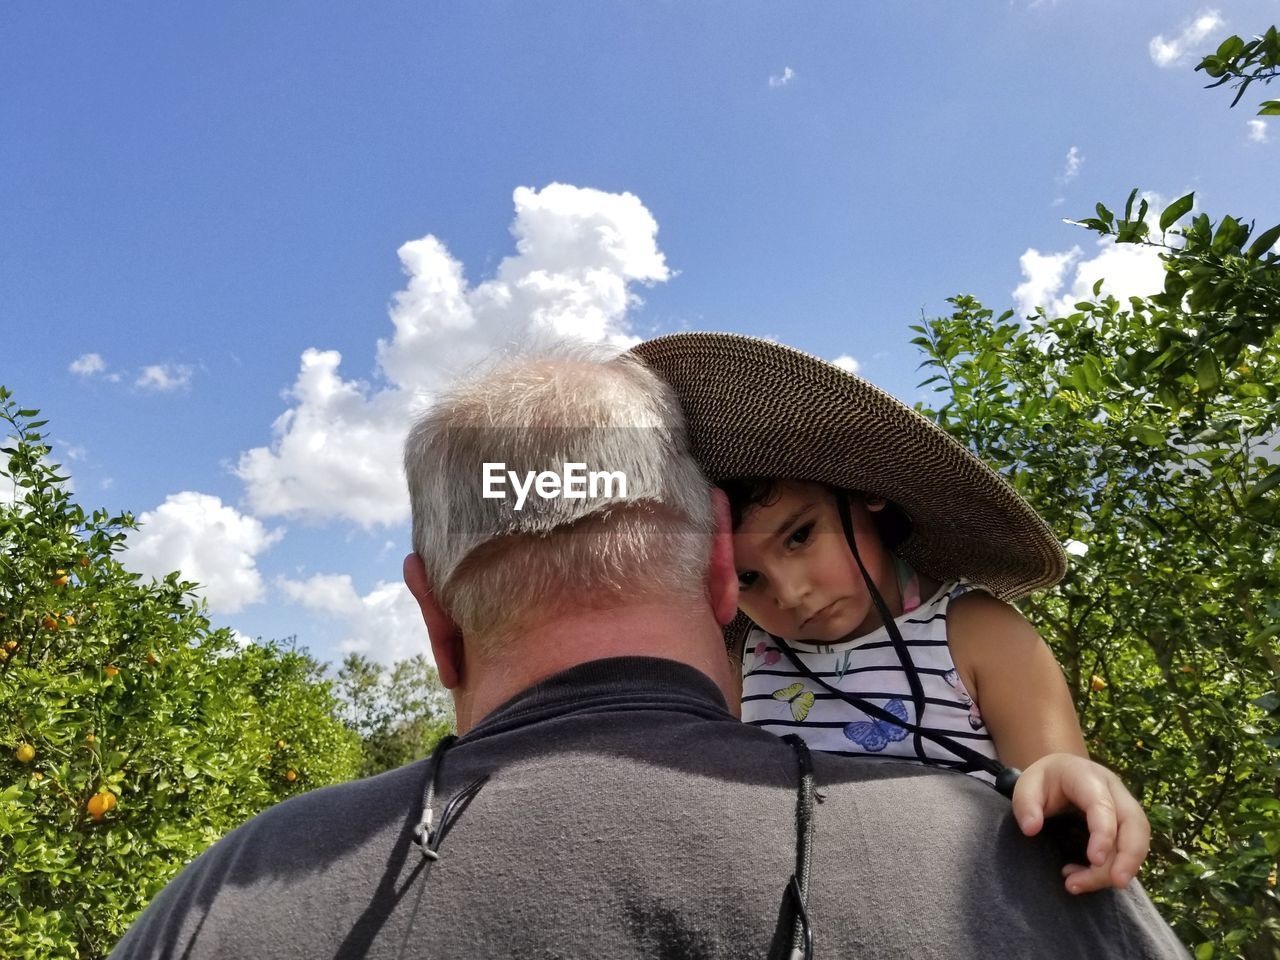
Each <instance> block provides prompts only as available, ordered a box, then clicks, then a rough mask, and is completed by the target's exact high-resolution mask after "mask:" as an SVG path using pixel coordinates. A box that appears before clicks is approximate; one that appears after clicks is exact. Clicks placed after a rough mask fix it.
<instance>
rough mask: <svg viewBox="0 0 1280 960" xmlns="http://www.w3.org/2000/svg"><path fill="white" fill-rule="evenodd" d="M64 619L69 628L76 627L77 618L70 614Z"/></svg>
mask: <svg viewBox="0 0 1280 960" xmlns="http://www.w3.org/2000/svg"><path fill="white" fill-rule="evenodd" d="M62 619H63V620H65V621H66V624H67V626H68V627H74V626H75V625H76V618H75V617H73V616H72V615H71V614H69V613H68V614H67V615H66V616H65V617H63V618H62Z"/></svg>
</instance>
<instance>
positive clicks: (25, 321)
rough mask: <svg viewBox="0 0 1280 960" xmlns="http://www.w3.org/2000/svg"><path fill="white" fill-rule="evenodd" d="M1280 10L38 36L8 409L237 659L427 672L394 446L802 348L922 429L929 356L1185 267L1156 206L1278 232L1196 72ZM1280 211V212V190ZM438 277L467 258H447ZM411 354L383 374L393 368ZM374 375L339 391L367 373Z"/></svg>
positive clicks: (260, 20) (3, 229) (1258, 163)
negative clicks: (1145, 236)
mask: <svg viewBox="0 0 1280 960" xmlns="http://www.w3.org/2000/svg"><path fill="white" fill-rule="evenodd" d="M1277 21H1280V2H1276V0H1238V2H1234V3H1232V4H1230V5H1229V6H1228V5H1226V4H1218V5H1216V6H1214V5H1209V6H1205V5H1201V4H1195V3H1183V2H1178V0H1172V2H1171V0H1159V2H1157V0H1131V2H1127V3H1123V4H1120V3H1114V2H1110V0H1056V2H1050V0H1041V2H1030V0H1025V2H1024V0H1007V2H1001V3H996V2H988V3H967V4H958V3H944V2H941V0H937V2H933V3H921V2H916V3H906V2H904V3H892V4H890V3H887V2H884V3H870V2H858V3H845V4H834V3H832V4H798V3H783V2H755V0H734V2H727V0H725V2H704V3H698V4H691V3H675V2H665V0H650V2H647V3H643V4H641V3H635V2H614V0H590V2H568V0H565V2H557V3H542V4H530V3H525V2H514V0H513V2H475V3H467V4H446V3H431V2H422V0H419V2H414V3H408V2H395V0H388V2H380V3H374V4H365V5H359V6H353V5H350V4H340V3H333V2H317V0H312V2H309V3H306V4H303V3H276V2H264V3H254V4H221V5H209V4H204V5H197V4H190V3H178V4H164V5H162V4H140V3H134V4H125V5H112V6H110V7H108V6H103V5H89V4H70V3H62V4H6V5H5V6H4V8H3V10H0V329H2V332H3V338H2V339H0V382H2V383H4V384H6V385H7V386H9V387H10V388H11V389H13V390H14V391H15V393H16V395H17V398H18V399H19V401H20V402H21V403H22V404H23V405H24V406H34V407H39V408H41V409H42V410H43V412H44V414H45V415H46V416H48V417H49V418H51V420H52V423H51V425H50V428H49V429H50V430H51V431H52V438H53V440H54V443H55V445H56V449H55V459H58V460H60V461H62V462H64V463H66V464H67V465H68V466H69V467H70V470H71V473H72V475H73V478H74V484H75V489H76V493H77V496H78V499H79V500H80V501H81V502H82V503H84V504H85V505H86V506H97V505H101V506H106V507H108V508H110V509H113V510H114V509H130V510H133V511H134V512H136V513H138V514H146V516H147V518H148V521H149V522H148V525H147V527H146V528H145V529H144V531H143V532H142V533H141V534H139V535H138V536H137V537H136V538H135V540H134V542H133V545H132V546H131V548H130V551H129V553H128V555H127V557H126V562H127V563H129V564H130V565H132V566H133V567H134V568H135V569H138V570H141V571H146V572H152V573H163V572H164V570H167V569H171V568H173V567H174V566H178V565H181V566H182V567H183V568H184V570H185V571H186V572H187V573H188V575H191V576H194V577H196V578H198V579H202V580H204V581H206V582H207V583H208V585H209V586H208V591H207V596H208V601H209V604H210V610H211V613H212V616H213V619H214V621H215V622H216V623H218V624H220V625H227V626H231V627H233V628H235V629H237V630H239V631H241V632H242V633H244V634H246V635H249V636H259V635H262V636H268V637H283V636H286V635H290V634H296V635H297V636H298V638H299V640H300V642H302V643H304V644H306V645H308V646H309V647H310V648H311V649H312V651H313V652H314V653H315V654H316V655H317V656H319V657H321V658H322V659H326V660H337V659H339V658H340V657H341V655H342V651H343V650H344V649H349V648H358V649H362V650H364V651H365V652H367V653H369V654H370V655H372V656H375V657H377V658H379V659H383V660H391V659H394V658H395V657H399V656H407V655H409V654H411V653H414V652H418V651H420V650H424V649H425V646H426V645H425V634H424V633H423V632H422V630H421V628H420V626H419V624H420V621H418V622H417V623H415V621H414V618H413V610H412V606H411V603H410V602H408V600H407V596H406V594H405V592H404V590H403V588H402V586H401V585H400V582H399V570H400V559H401V557H402V555H403V553H404V551H405V549H406V547H407V542H408V536H407V524H406V523H405V516H406V514H405V503H404V495H403V492H402V490H401V481H400V479H399V467H398V462H397V459H396V452H395V451H396V446H397V444H398V442H399V437H400V435H401V434H402V433H403V430H404V425H405V421H406V418H407V417H408V415H409V414H410V413H411V412H412V410H413V409H418V408H420V407H421V405H422V404H424V403H426V402H429V398H430V395H431V392H432V390H433V389H438V387H439V385H440V384H442V383H444V382H446V381H447V380H448V378H449V377H450V376H451V375H452V372H453V371H456V370H458V369H460V368H463V367H465V366H466V365H467V363H469V362H470V361H471V360H472V359H474V358H475V357H476V356H478V355H480V354H483V353H484V352H485V351H486V350H487V349H490V348H492V347H494V346H496V345H498V344H500V343H502V342H504V341H505V340H506V339H508V338H509V337H510V336H511V335H513V334H519V333H521V332H522V331H524V330H527V329H528V328H529V327H530V326H534V325H543V326H551V327H552V328H554V329H557V330H560V331H563V332H565V333H569V334H573V335H577V336H583V337H587V338H590V339H611V340H617V341H622V340H624V339H625V338H628V337H649V336H653V335H657V334H661V333H667V332H672V331H677V330H686V329H715V330H732V331H737V332H741V333H748V334H755V335H762V336H774V337H777V338H779V339H781V340H782V341H784V342H786V343H789V344H791V345H794V346H797V347H800V348H802V349H805V350H808V351H810V352H812V353H815V354H817V355H820V356H823V357H826V358H828V359H832V360H835V359H837V358H845V359H844V360H843V362H845V363H846V364H849V365H853V364H855V363H856V365H857V366H858V367H859V368H860V372H861V373H862V374H863V375H864V376H866V377H868V378H869V379H871V380H873V381H875V382H877V383H879V384H880V385H882V386H884V387H886V388H888V389H890V390H891V391H893V392H894V393H896V394H897V395H898V396H900V397H902V398H903V399H904V400H907V401H908V402H911V401H913V400H915V399H917V398H918V397H919V392H918V391H917V389H916V386H915V385H916V383H917V381H918V380H919V379H920V376H919V374H918V373H917V371H916V369H915V367H916V364H917V363H918V362H919V358H918V356H917V355H916V354H915V352H914V348H912V347H911V346H910V345H909V343H908V341H909V339H910V336H911V334H910V333H909V331H908V330H907V325H908V324H910V323H913V322H918V320H919V316H920V314H921V312H922V311H923V312H925V313H926V314H937V313H941V312H943V311H944V310H945V308H946V304H945V299H946V298H947V297H948V296H951V295H954V294H957V293H961V292H968V293H974V294H976V295H978V296H980V297H981V298H982V299H984V300H985V301H987V303H988V304H989V305H990V306H992V307H994V308H996V309H1004V308H1006V307H1014V308H1016V309H1020V310H1024V311H1029V310H1030V309H1031V308H1032V307H1033V306H1034V305H1035V304H1036V303H1045V304H1053V303H1056V302H1066V303H1069V302H1071V301H1072V300H1074V299H1075V297H1074V293H1075V291H1081V290H1084V289H1087V287H1088V286H1089V285H1091V284H1092V282H1093V280H1094V279H1096V278H1097V277H1098V276H1104V275H1105V276H1106V278H1107V282H1108V284H1109V286H1110V288H1111V289H1113V290H1115V291H1116V292H1117V293H1120V294H1124V293H1127V292H1142V291H1144V290H1145V289H1149V288H1150V286H1151V284H1152V283H1155V282H1158V277H1159V274H1158V265H1157V264H1153V262H1152V261H1151V259H1150V258H1149V257H1144V256H1141V255H1139V254H1138V253H1137V252H1135V251H1133V250H1131V249H1120V250H1116V249H1108V248H1105V247H1099V246H1098V245H1096V244H1095V243H1094V242H1093V241H1092V240H1091V238H1090V235H1088V234H1086V233H1085V232H1084V231H1082V230H1080V229H1079V228H1074V227H1071V226H1069V225H1066V224H1063V223H1062V218H1063V217H1077V216H1084V215H1087V214H1088V213H1089V212H1090V211H1091V210H1092V207H1093V204H1094V202H1095V201H1097V200H1104V201H1107V202H1108V203H1109V204H1111V205H1112V206H1115V205H1117V204H1122V203H1123V200H1124V197H1125V196H1126V195H1127V193H1128V191H1129V189H1130V188H1132V187H1135V186H1136V187H1141V188H1143V189H1144V190H1146V191H1150V192H1151V193H1152V194H1153V195H1154V196H1155V198H1156V199H1157V201H1158V200H1159V199H1161V198H1163V200H1165V201H1168V200H1171V199H1173V198H1175V197H1177V196H1180V195H1181V194H1182V193H1185V192H1187V191H1189V190H1195V191H1197V196H1198V201H1199V206H1200V208H1201V209H1204V210H1206V211H1207V212H1209V213H1210V214H1211V215H1212V216H1214V217H1215V218H1216V217H1218V216H1221V215H1222V214H1224V213H1232V214H1235V215H1242V216H1245V217H1250V218H1253V217H1256V218H1257V220H1258V221H1259V223H1260V225H1263V226H1269V225H1271V224H1272V223H1275V222H1277V221H1280V194H1277V191H1276V189H1275V170H1276V169H1277V161H1278V159H1280V153H1278V152H1277V151H1280V122H1277V121H1275V120H1274V119H1273V120H1271V121H1269V123H1270V126H1268V121H1261V120H1258V119H1257V118H1256V117H1254V112H1253V109H1252V106H1251V105H1252V104H1253V103H1254V102H1256V100H1258V99H1261V98H1262V96H1264V95H1270V94H1269V93H1267V94H1264V93H1263V92H1262V91H1260V92H1259V94H1258V96H1256V97H1255V96H1252V95H1251V96H1250V97H1249V98H1247V99H1246V101H1245V102H1243V103H1242V104H1241V105H1240V106H1239V107H1237V108H1236V109H1235V110H1230V111H1229V110H1228V109H1227V104H1228V103H1229V101H1230V95H1229V94H1228V93H1227V92H1226V91H1224V90H1215V91H1204V90H1202V89H1201V87H1202V86H1203V84H1204V77H1203V75H1202V74H1195V73H1194V72H1193V69H1192V68H1193V67H1194V64H1195V62H1196V61H1197V59H1198V57H1199V56H1200V55H1202V54H1204V53H1207V52H1210V51H1211V50H1212V49H1213V48H1214V47H1216V45H1217V44H1218V43H1219V42H1220V41H1221V40H1222V39H1223V38H1225V37H1226V36H1227V35H1229V34H1231V33H1240V34H1243V35H1246V36H1247V35H1250V34H1253V33H1256V32H1260V31H1262V30H1264V29H1265V28H1266V27H1267V26H1268V25H1270V24H1272V23H1276V22H1277ZM1268 171H1270V173H1268ZM429 238H434V239H429ZM380 343H381V344H382V346H380ZM339 356H340V360H339V359H338V358H339Z"/></svg>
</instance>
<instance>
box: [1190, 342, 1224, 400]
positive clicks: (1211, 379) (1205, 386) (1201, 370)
mask: <svg viewBox="0 0 1280 960" xmlns="http://www.w3.org/2000/svg"><path fill="white" fill-rule="evenodd" d="M1220 382H1221V378H1220V377H1219V374H1218V358H1217V357H1215V356H1214V355H1213V354H1212V353H1211V352H1210V351H1208V350H1206V351H1204V353H1202V354H1200V356H1199V357H1197V358H1196V383H1197V384H1198V385H1199V387H1200V392H1201V393H1212V392H1213V391H1214V390H1217V389H1218V384H1219V383H1220Z"/></svg>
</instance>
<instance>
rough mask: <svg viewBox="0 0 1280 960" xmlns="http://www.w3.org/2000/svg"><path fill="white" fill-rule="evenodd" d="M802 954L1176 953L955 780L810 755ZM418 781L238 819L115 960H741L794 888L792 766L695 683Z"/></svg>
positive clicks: (638, 687)
mask: <svg viewBox="0 0 1280 960" xmlns="http://www.w3.org/2000/svg"><path fill="white" fill-rule="evenodd" d="M814 762H815V766H816V780H817V786H818V790H819V791H820V793H821V794H822V795H823V799H822V802H821V803H819V804H817V806H816V808H815V831H816V832H815V843H814V848H813V856H812V877H811V881H810V884H811V885H810V892H809V899H808V913H809V917H810V921H811V926H812V930H813V937H814V956H815V957H816V958H823V960H829V958H835V957H841V958H843V957H850V958H854V957H856V958H859V960H872V958H913V960H915V958H929V957H939V958H942V957H946V958H949V960H955V958H960V960H963V958H978V957H981V958H992V960H998V958H1005V957H1008V958H1014V957H1018V958H1024V957H1036V958H1049V960H1052V958H1060V957H1080V958H1091V960H1096V958H1105V957H1117V958H1119V957H1124V958H1146V957H1185V956H1186V953H1185V951H1184V950H1183V949H1182V947H1181V946H1180V945H1179V944H1178V943H1177V941H1176V940H1175V938H1174V936H1173V933H1172V931H1171V930H1170V929H1169V928H1168V926H1166V924H1165V923H1164V922H1163V921H1162V920H1161V919H1160V918H1159V916H1157V914H1156V912H1155V910H1154V908H1153V907H1152V905H1151V902H1150V901H1149V900H1148V899H1147V897H1146V895H1145V894H1144V893H1143V892H1142V890H1141V889H1140V887H1139V886H1138V884H1137V883H1134V884H1131V885H1130V888H1129V889H1127V890H1124V891H1112V890H1108V891H1104V892H1100V893H1095V894H1089V895H1085V896H1081V897H1072V896H1070V895H1069V894H1067V893H1066V892H1065V891H1064V890H1063V886H1062V879H1061V877H1060V876H1059V874H1058V869H1059V867H1060V866H1061V860H1060V856H1059V855H1058V854H1057V853H1056V852H1055V850H1054V849H1053V848H1052V847H1051V846H1050V845H1049V844H1047V843H1044V842H1041V841H1040V840H1038V839H1037V840H1030V839H1027V838H1025V837H1023V836H1022V835H1021V834H1020V833H1019V831H1018V829H1017V826H1016V824H1015V823H1014V821H1013V818H1012V817H1011V816H1010V815H1009V804H1008V801H1007V800H1005V799H1004V798H1003V797H1002V796H1000V795H999V794H997V793H996V792H995V791H994V790H992V789H991V788H990V787H988V786H986V785H984V784H982V783H979V782H977V781H976V780H974V779H973V778H971V777H967V776H964V775H963V774H958V773H953V772H949V771H941V770H936V769H930V768H925V767H922V766H919V765H916V764H911V763H898V762H895V761H877V762H873V761H867V760H859V759H857V758H846V757H836V756H828V755H823V754H815V755H814ZM430 766H431V765H430V763H429V762H427V761H422V762H419V763H415V764H411V765H409V766H407V767H402V768H400V769H399V770H394V771H391V772H389V773H385V774H382V775H380V776H377V777H371V778H368V779H365V780H360V781H356V782H354V783H347V784H342V785H340V786H335V787H327V788H325V789H321V790H315V791H312V792H310V793H307V794H304V795H302V796H299V797H295V798H293V799H291V800H289V801H287V802H285V803H282V804H279V805H278V806H276V807H273V808H272V809H270V810H267V811H266V812H264V813H262V814H260V815H258V816H257V817H254V818H253V819H252V820H250V821H249V822H248V823H246V824H244V825H243V826H241V827H240V828H238V829H237V830H235V831H233V832H232V833H230V834H228V835H227V836H226V837H224V838H223V839H222V840H220V841H218V842H217V843H216V844H214V845H213V846H212V847H211V848H210V849H209V850H207V851H206V852H205V853H204V854H202V855H201V856H200V857H198V858H197V859H196V860H195V861H194V862H192V863H191V864H190V865H189V866H188V867H187V868H186V869H185V870H184V871H183V872H182V873H181V874H180V875H179V876H178V877H177V878H176V879H175V880H174V881H173V882H172V883H170V884H169V885H168V886H167V887H166V888H165V889H164V890H163V891H161V893H160V894H159V895H158V896H157V897H156V899H155V901H154V902H153V903H152V904H151V906H150V907H148V908H147V910H146V911H145V912H144V913H143V914H142V916H141V917H140V918H139V919H138V921H137V922H136V923H135V924H134V925H133V927H132V928H131V929H130V930H129V932H128V934H126V936H125V937H124V939H123V940H122V941H121V942H120V944H119V945H118V946H117V947H116V949H115V951H114V952H113V953H112V954H111V957H112V958H113V960H144V958H146V960H153V958H154V960H159V958H183V960H213V958H220V960H236V958H244V960H277V958H278V960H284V958H298V960H302V958H306V960H314V958H334V960H356V958H364V957H367V958H372V960H393V958H399V957H405V958H427V957H431V958H455V957H456V958H463V957H466V958H476V957H540V958H551V957H591V958H640V957H706V958H726V960H729V958H733V960H739V958H743V957H764V956H766V954H767V953H768V951H769V946H770V943H771V941H773V939H774V935H775V931H776V928H778V926H779V922H778V921H779V905H780V903H781V902H782V895H783V889H784V885H785V884H786V883H787V881H788V879H789V877H790V876H791V874H792V872H793V870H794V869H795V856H796V854H795V851H796V832H795V831H796V795H797V759H796V754H795V753H794V751H793V750H792V749H791V748H790V747H789V746H787V745H786V744H784V743H783V742H782V741H781V740H779V739H777V738H775V737H774V736H773V735H772V734H769V733H765V732H763V731H761V730H758V729H756V728H754V727H751V726H748V725H744V724H740V723H738V722H737V721H736V720H735V719H734V718H733V717H732V715H731V714H730V713H729V712H728V710H727V709H726V708H725V703H724V700H723V698H722V697H721V696H720V694H719V692H718V690H717V689H716V688H715V686H714V685H713V684H712V683H711V681H710V680H709V679H708V678H707V677H705V676H703V675H702V674H700V673H699V672H697V671H695V670H693V669H691V668H689V667H686V666H684V665H681V664H677V663H674V662H672V661H667V660H658V659H649V658H639V657H628V658H617V659H610V660H601V661H596V662H594V663H590V664H586V665H583V666H580V667H576V668H574V669H572V670H568V671H565V672H564V673H561V674H558V675H556V676H554V677H551V678H550V679H548V680H546V681H544V682H542V683H540V684H538V685H536V686H534V687H532V688H530V689H528V690H526V691H524V692H523V693H521V694H520V695H518V696H517V697H515V698H514V699H512V700H511V701H509V702H508V703H507V704H505V705H504V706H502V707H501V708H499V709H498V710H496V711H495V712H494V713H492V714H490V715H489V716H488V717H487V718H486V719H485V720H484V721H483V722H482V723H481V724H480V725H479V726H478V727H476V728H475V729H473V730H472V731H470V732H469V733H468V734H467V735H466V736H465V737H463V738H462V739H461V740H459V741H458V742H457V743H456V744H455V745H454V746H453V747H452V748H450V749H449V750H447V751H446V752H445V753H444V754H443V755H442V756H441V758H440V772H439V777H438V780H437V786H436V793H435V796H434V801H433V804H432V809H433V812H434V820H435V822H436V823H437V824H438V823H439V822H440V817H441V813H442V811H443V809H444V807H445V806H446V805H447V804H448V802H449V800H450V799H452V798H453V797H455V796H457V795H458V794H459V792H460V791H462V790H463V788H465V787H466V786H468V785H469V784H471V783H473V782H474V781H475V780H476V779H477V778H478V777H480V776H482V775H485V774H487V775H488V780H487V781H485V782H484V783H483V785H482V786H481V787H480V788H479V790H478V792H477V793H476V794H475V795H474V797H473V798H472V799H471V801H470V803H469V804H466V805H464V806H463V808H462V810H461V812H460V813H459V814H458V815H457V816H456V817H455V818H453V820H452V823H451V825H450V828H449V830H448V832H447V833H446V834H445V835H444V838H443V841H442V842H441V844H440V846H439V859H438V860H434V861H433V860H429V859H427V858H426V857H424V856H423V853H422V852H421V850H420V849H419V848H418V847H417V846H416V845H415V844H414V842H413V840H414V837H413V828H414V827H415V825H416V824H417V823H418V821H419V818H420V815H421V811H422V802H423V794H424V790H425V787H426V785H427V779H428V775H429V773H430Z"/></svg>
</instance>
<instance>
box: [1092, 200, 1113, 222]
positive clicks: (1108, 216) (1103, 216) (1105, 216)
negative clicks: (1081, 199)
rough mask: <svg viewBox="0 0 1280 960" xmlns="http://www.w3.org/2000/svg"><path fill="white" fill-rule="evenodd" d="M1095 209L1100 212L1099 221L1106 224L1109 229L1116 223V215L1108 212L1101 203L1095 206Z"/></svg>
mask: <svg viewBox="0 0 1280 960" xmlns="http://www.w3.org/2000/svg"><path fill="white" fill-rule="evenodd" d="M1094 209H1096V210H1097V211H1098V219H1099V220H1101V221H1102V222H1103V223H1105V224H1106V225H1107V226H1108V227H1110V226H1111V224H1113V223H1114V222H1115V219H1116V215H1115V214H1114V213H1112V212H1111V211H1110V210H1108V209H1107V208H1106V207H1105V206H1103V205H1102V204H1101V203H1098V204H1094Z"/></svg>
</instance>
